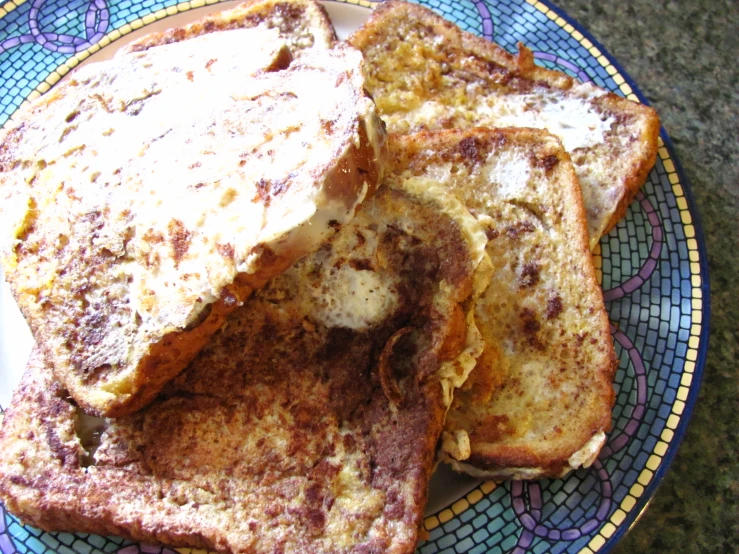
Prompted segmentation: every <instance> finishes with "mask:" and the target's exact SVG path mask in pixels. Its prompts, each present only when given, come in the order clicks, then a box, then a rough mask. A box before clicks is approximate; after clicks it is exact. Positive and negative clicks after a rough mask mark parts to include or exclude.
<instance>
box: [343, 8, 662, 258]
mask: <svg viewBox="0 0 739 554" xmlns="http://www.w3.org/2000/svg"><path fill="white" fill-rule="evenodd" d="M400 37H403V38H402V40H401V39H400ZM349 42H350V43H351V44H352V45H354V46H356V47H357V48H359V49H360V50H361V51H362V52H363V53H364V54H365V58H366V60H367V66H368V68H369V81H368V90H369V91H370V94H372V96H373V98H375V101H376V102H377V105H378V108H379V109H380V113H381V115H382V116H383V118H384V119H385V120H386V122H387V124H388V130H389V131H390V132H400V133H413V132H417V131H423V130H438V129H446V128H461V129H468V128H471V127H478V126H481V127H507V126H515V127H538V128H544V127H546V128H547V129H549V130H550V132H552V133H553V134H555V135H557V136H559V137H560V138H561V139H563V144H564V146H565V148H566V149H567V150H568V152H569V153H570V155H571V157H572V160H573V162H574V164H575V169H576V171H577V173H578V177H579V178H580V181H581V185H582V189H583V194H584V196H585V205H586V206H585V207H586V214H587V217H588V223H589V236H590V248H591V250H592V249H593V248H595V246H596V245H597V243H598V241H599V240H600V238H601V237H602V236H603V235H605V234H606V233H607V232H608V231H610V230H611V229H612V228H613V227H614V225H615V224H616V223H617V222H618V221H619V220H620V219H621V218H622V217H623V216H624V214H625V213H626V209H627V207H628V205H629V203H630V202H631V201H632V200H633V198H634V196H635V195H636V193H637V191H638V190H639V188H640V187H641V186H642V185H643V184H644V182H645V180H646V178H647V175H648V173H649V171H650V170H651V168H652V167H653V165H654V163H655V160H656V154H657V141H658V137H659V129H660V123H659V119H658V117H657V114H656V112H655V111H654V110H653V109H652V108H650V107H648V106H644V105H641V104H637V103H635V102H632V101H630V100H627V99H625V98H622V97H619V96H617V95H615V94H613V93H611V92H608V91H606V90H604V89H599V88H597V87H594V86H592V85H589V84H582V83H579V82H578V81H577V80H575V79H573V78H572V77H570V76H568V75H565V74H564V73H561V72H558V71H553V70H549V69H545V68H543V67H539V66H537V65H535V64H534V57H533V54H532V52H531V51H530V50H528V49H527V48H526V47H525V46H524V45H521V44H519V52H518V55H517V56H516V55H512V54H510V53H508V52H506V51H505V50H504V49H503V48H501V47H499V46H497V45H496V44H494V43H492V42H490V41H488V40H485V39H483V38H481V37H478V36H475V35H472V34H470V33H467V32H464V31H462V30H461V29H460V28H459V27H457V26H456V25H454V24H452V23H451V22H449V21H446V20H445V19H444V18H442V17H440V16H439V15H437V14H435V13H434V12H433V11H431V10H429V9H427V8H424V7H422V6H418V5H415V4H409V3H406V2H402V1H398V0H391V1H390V2H385V3H383V4H382V5H380V6H378V8H377V9H376V10H375V11H374V12H373V14H372V16H371V17H370V19H369V21H368V22H367V23H366V24H365V25H364V26H363V27H362V28H360V29H359V30H358V31H356V32H355V33H354V34H353V35H352V36H351V37H350V38H349ZM396 52H401V53H400V54H398V55H396ZM550 103H554V104H555V105H558V106H561V109H562V110H563V112H564V113H565V114H566V119H565V120H563V121H558V120H557V118H556V117H555V116H554V115H552V114H551V113H549V112H547V110H548V107H547V106H548V105H549V104H550ZM432 108H433V109H432ZM517 110H518V111H519V112H520V113H515V114H514V115H512V113H514V112H516V111H517ZM580 118H582V119H583V121H582V122H580V121H578V119H580ZM590 127H592V129H596V131H597V132H596V133H591V132H590V131H587V129H589V128H590ZM592 129H591V130H592ZM575 131H579V134H578V133H577V132H575Z"/></svg>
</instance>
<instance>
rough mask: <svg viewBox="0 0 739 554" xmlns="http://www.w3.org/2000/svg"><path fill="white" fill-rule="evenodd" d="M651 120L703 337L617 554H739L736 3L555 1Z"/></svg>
mask: <svg viewBox="0 0 739 554" xmlns="http://www.w3.org/2000/svg"><path fill="white" fill-rule="evenodd" d="M554 3H555V5H557V6H558V7H560V8H561V9H563V10H565V11H566V12H567V13H568V14H569V15H570V16H571V17H573V18H574V19H576V20H577V21H578V22H579V23H580V24H581V25H582V26H583V27H584V28H585V29H587V30H588V31H589V32H590V33H591V34H592V35H593V36H594V37H595V38H596V40H598V41H599V42H600V43H601V44H602V45H603V46H604V47H605V48H606V50H608V51H609V52H610V53H611V54H612V55H613V56H614V57H615V59H616V60H618V62H619V63H620V64H621V65H622V66H623V68H624V69H625V70H626V72H627V73H628V74H629V75H630V76H631V77H632V78H633V79H634V81H636V83H637V85H638V86H639V88H640V89H641V91H642V92H643V93H644V94H645V95H646V97H647V98H648V100H649V101H650V103H651V104H652V105H653V106H654V107H655V108H656V110H657V112H658V113H659V115H660V118H661V120H662V124H663V126H664V127H665V129H666V130H667V133H668V134H669V135H670V137H671V138H672V140H673V142H674V146H675V149H676V153H677V157H678V159H679V160H680V162H681V163H682V166H683V169H684V172H685V175H686V177H687V179H688V182H689V183H690V185H691V190H692V193H693V196H694V198H695V204H696V205H697V208H698V213H699V216H700V219H701V221H702V224H703V230H704V234H705V239H706V245H707V249H708V262H709V271H710V283H711V312H712V315H711V321H710V325H711V334H710V340H709V351H708V359H707V363H706V366H705V373H704V376H703V385H702V388H701V392H700V395H699V399H698V404H697V406H696V408H695V411H694V413H693V417H692V420H691V423H690V426H689V428H688V432H687V435H686V437H685V440H684V441H683V444H682V445H681V447H680V450H679V452H678V454H677V457H676V458H675V461H674V462H673V464H672V466H671V468H670V470H669V472H668V474H667V476H666V477H665V479H664V481H663V482H662V484H661V486H660V487H659V489H658V490H657V494H656V495H655V497H654V499H653V500H652V502H651V504H650V506H649V508H648V509H647V510H646V512H645V513H644V514H643V516H642V517H641V519H640V520H639V522H638V523H637V524H636V526H635V527H634V528H633V529H632V530H631V531H630V533H629V534H628V535H627V536H626V537H625V538H624V539H623V540H622V541H621V542H620V543H619V544H618V545H617V547H616V549H615V551H614V552H615V553H616V554H627V553H629V554H630V553H641V552H650V553H651V552H659V553H663V552H664V553H672V552H679V553H685V554H691V553H711V554H718V553H736V552H739V430H738V429H739V69H738V67H739V61H738V60H737V58H738V57H739V2H737V1H736V0H720V1H695V0H690V1H664V0H657V1H654V2H648V1H642V0H638V1H630V2H601V1H587V0H554Z"/></svg>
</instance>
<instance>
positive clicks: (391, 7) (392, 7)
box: [348, 0, 660, 235]
mask: <svg viewBox="0 0 739 554" xmlns="http://www.w3.org/2000/svg"><path fill="white" fill-rule="evenodd" d="M409 16H411V17H413V18H415V19H418V20H421V21H422V22H423V23H424V24H426V25H429V26H431V27H441V28H442V29H443V34H447V33H452V34H455V35H458V36H460V37H461V39H462V45H463V48H464V49H465V50H467V51H469V52H472V53H474V54H475V55H479V56H481V57H483V58H487V59H489V60H492V61H494V62H495V63H497V64H500V65H502V66H503V67H505V68H507V69H508V70H509V71H513V72H515V73H516V74H517V75H520V76H522V77H524V78H527V79H531V80H533V81H539V82H543V83H546V84H547V85H549V86H550V87H555V88H559V89H561V90H568V89H570V88H572V86H573V85H575V84H578V83H579V81H577V80H576V79H574V78H572V77H570V76H569V75H566V74H565V73H562V72H560V71H555V70H551V69H546V68H544V67H540V66H537V65H536V64H535V63H534V55H533V53H532V52H531V50H529V49H528V48H526V47H525V46H524V45H523V44H521V43H519V44H518V49H519V50H518V56H514V55H513V54H510V53H508V52H507V51H506V50H505V49H503V48H501V47H500V46H498V45H497V44H495V43H494V42H492V41H489V40H486V39H484V38H482V37H478V36H476V35H473V34H472V33H468V32H465V31H463V30H462V29H460V28H459V27H458V26H457V25H455V24H454V23H451V22H450V21H447V20H446V19H444V18H443V17H442V16H440V15H438V14H436V13H435V12H433V11H432V10H430V9H428V8H425V7H423V6H419V5H416V4H410V3H408V2H404V1H402V0H390V1H389V2H385V3H383V4H380V5H379V6H378V7H377V8H376V9H375V10H374V11H373V13H372V15H371V16H370V18H369V20H368V21H367V22H366V23H365V24H364V25H363V26H362V27H361V28H360V29H359V30H357V31H355V32H354V33H353V34H352V35H351V36H350V37H349V39H348V42H349V43H350V44H352V45H354V46H356V47H357V48H359V49H360V50H362V46H361V45H362V44H367V43H369V42H371V40H372V36H373V35H374V33H375V32H376V30H377V29H379V28H381V27H384V26H385V25H386V24H387V21H388V20H391V19H397V18H406V17H409ZM604 90H605V89H604ZM601 101H603V102H604V103H605V104H606V105H607V106H608V107H609V108H610V109H612V110H614V111H620V112H626V113H631V114H634V115H638V116H639V117H641V118H643V119H644V120H645V121H646V130H645V132H644V133H643V134H642V136H641V137H640V138H641V141H642V143H643V144H644V145H645V151H644V155H643V156H642V157H641V158H639V159H638V160H636V161H634V162H632V169H631V172H630V173H629V175H628V176H627V178H626V181H625V182H624V183H623V189H624V190H623V194H622V195H621V196H620V198H619V201H618V204H617V205H616V208H615V211H614V213H613V215H612V216H611V218H610V219H609V220H608V223H607V225H606V227H605V229H604V231H603V235H606V234H607V233H608V232H609V231H610V230H611V229H613V227H614V226H615V225H616V223H618V221H619V220H620V219H621V218H622V217H624V215H626V210H627V208H628V206H629V204H631V202H632V201H633V199H634V197H635V196H636V193H637V192H639V189H641V187H642V185H644V183H645V181H646V179H647V176H648V175H649V172H650V171H651V169H652V167H653V166H654V163H655V161H656V159H657V148H658V138H659V132H660V121H659V117H658V116H657V112H656V111H655V110H654V109H653V108H652V107H650V106H647V105H645V104H639V103H637V102H633V101H631V100H628V99H626V98H622V97H620V96H618V95H616V94H614V93H612V92H610V91H606V95H604V97H603V98H602V100H601Z"/></svg>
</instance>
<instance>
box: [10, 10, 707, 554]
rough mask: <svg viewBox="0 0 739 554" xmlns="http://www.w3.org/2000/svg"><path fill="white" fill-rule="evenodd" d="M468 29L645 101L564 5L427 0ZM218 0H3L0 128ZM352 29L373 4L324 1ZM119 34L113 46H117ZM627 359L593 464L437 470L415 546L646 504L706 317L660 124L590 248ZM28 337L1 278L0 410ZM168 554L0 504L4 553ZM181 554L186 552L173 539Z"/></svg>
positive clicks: (587, 522) (536, 548)
mask: <svg viewBox="0 0 739 554" xmlns="http://www.w3.org/2000/svg"><path fill="white" fill-rule="evenodd" d="M420 3H421V4H424V5H426V6H427V7H430V8H432V9H434V10H435V11H437V12H438V13H440V14H441V15H443V16H444V17H446V18H447V19H449V20H451V21H453V22H455V23H457V24H458V25H459V26H460V27H462V28H463V29H465V30H467V31H470V32H472V33H475V34H478V35H481V36H483V37H485V38H487V39H490V40H494V41H495V42H497V43H498V44H500V45H501V46H503V47H504V48H506V49H508V50H510V51H515V45H516V44H517V43H518V42H519V41H520V42H523V43H525V44H527V45H528V46H529V48H531V49H532V50H533V51H534V55H535V58H536V59H537V60H538V63H540V64H542V65H544V66H546V67H549V68H555V69H559V70H561V71H564V72H566V73H568V74H570V75H572V76H574V77H577V78H578V79H580V80H582V81H591V82H593V83H595V84H597V85H598V86H601V87H604V88H606V89H609V90H611V91H613V92H615V93H616V94H620V95H622V96H625V97H627V98H630V99H632V100H635V101H641V102H644V97H643V96H642V95H641V93H640V92H639V90H638V89H637V87H636V85H635V84H634V83H633V82H632V81H631V79H630V78H629V76H628V75H626V73H625V72H624V71H623V70H622V69H621V67H620V66H619V65H618V63H617V62H616V61H615V60H613V58H611V56H610V55H609V54H608V53H607V52H606V51H605V50H604V49H603V48H602V47H601V46H600V45H599V44H598V43H597V42H596V41H595V40H594V39H593V38H592V37H590V36H589V35H588V33H587V32H586V31H585V30H583V29H582V28H580V27H579V26H578V25H577V23H576V22H574V21H573V20H571V19H570V18H569V17H568V16H567V15H566V14H565V13H563V12H561V11H560V10H558V9H557V8H554V7H552V6H551V5H549V4H547V3H546V2H540V1H537V0H474V1H470V0H465V1H460V2H453V1H452V0H423V1H421V2H420ZM215 4H216V2H212V1H211V0H190V1H186V2H181V3H177V2H176V0H143V1H141V2H133V1H131V0H71V1H66V0H51V1H46V0H5V1H2V0H0V124H2V123H4V122H5V121H6V120H7V119H8V117H9V116H10V115H11V114H12V113H13V112H14V111H15V110H16V109H17V107H18V106H19V105H20V104H21V103H22V102H23V101H24V100H26V99H29V98H34V97H37V96H39V95H40V94H43V93H44V92H46V91H48V90H49V89H50V88H51V87H52V86H54V85H55V84H56V83H57V82H59V80H60V79H62V78H64V76H65V75H66V74H67V73H69V72H70V71H71V70H72V69H74V68H75V67H76V66H78V65H80V64H81V63H85V62H86V61H88V59H91V60H93V61H94V60H98V59H101V58H102V57H104V56H109V55H111V54H112V53H113V52H115V50H116V49H117V48H118V47H120V46H121V45H123V44H124V43H125V42H127V41H129V40H132V39H133V38H134V37H135V36H136V35H138V34H141V33H144V32H149V31H152V30H156V29H161V28H166V27H170V26H173V25H177V24H181V23H183V22H185V21H188V20H191V19H194V18H197V17H201V16H202V15H204V14H205V13H207V12H212V11H216V10H219V9H222V8H223V7H225V6H226V5H227V4H229V3H228V2H224V3H222V4H218V5H215ZM325 5H326V7H327V9H328V11H329V13H330V15H331V17H332V19H333V21H334V23H335V25H336V26H337V31H338V33H339V35H340V36H342V37H344V36H346V35H347V34H348V33H349V32H351V30H352V29H354V28H356V27H357V26H358V25H360V24H361V23H362V22H363V21H364V20H365V19H366V18H367V16H368V14H369V10H370V9H372V8H373V6H374V5H376V3H373V2H369V1H367V0H354V1H347V2H337V1H333V2H327V3H326V4H325ZM109 45H110V46H109ZM595 261H596V267H597V270H598V273H599V277H600V280H601V283H602V286H603V290H604V296H605V300H606V308H607V310H608V312H609V315H610V320H611V331H612V334H613V338H614V342H615V344H616V350H617V354H618V357H619V361H620V364H619V368H618V371H617V373H616V377H615V387H616V392H617V399H616V407H615V409H614V411H613V429H612V431H611V433H610V436H609V439H608V442H607V445H606V447H605V448H604V450H603V452H602V453H601V455H600V457H599V458H598V460H597V461H596V462H595V463H594V464H593V466H592V467H591V468H589V469H587V470H580V471H577V472H575V473H572V474H570V475H569V476H568V477H567V478H566V479H561V480H544V481H539V482H531V483H525V482H519V481H514V482H509V483H503V484H496V483H493V482H480V481H476V480H472V479H470V478H466V477H462V476H458V475H456V474H454V473H452V472H451V471H449V470H448V469H446V468H445V467H441V468H439V470H437V472H436V474H435V475H434V478H433V480H432V485H431V493H430V498H429V503H428V507H427V517H426V519H425V522H424V527H425V529H426V531H427V535H428V538H427V539H426V540H425V541H424V542H422V543H421V544H419V547H418V552H420V553H421V554H433V553H437V552H449V553H451V552H457V553H462V552H471V553H472V552H474V553H481V552H496V553H515V554H524V553H543V552H558V553H559V552H567V553H571V552H585V553H594V552H608V551H610V550H611V549H612V548H613V546H614V545H615V544H616V542H617V541H618V539H619V538H620V537H622V536H623V535H624V533H625V532H626V531H627V530H628V529H629V527H630V526H631V525H633V524H634V523H635V522H636V520H637V519H638V517H639V515H640V514H641V512H642V511H643V510H644V509H645V508H646V506H647V504H648V502H649V499H650V497H651V496H652V495H653V494H654V491H655V489H656V487H657V485H658V483H659V481H660V480H661V479H662V477H663V476H664V474H665V472H666V471H667V468H668V466H669V464H670V462H671V461H672V459H673V457H674V455H675V452H676V450H677V447H678V445H679V443H680V441H681V439H682V437H683V435H684V433H685V429H686V426H687V423H688V420H689V418H690V414H691V412H692V409H693V406H694V404H695V401H696V397H697V395H698V389H699V386H700V381H701V376H702V372H703V366H704V362H705V356H706V349H707V336H708V320H709V309H710V300H709V288H708V276H707V262H706V251H705V246H704V241H703V237H702V232H701V229H700V225H699V222H698V221H697V218H696V211H695V207H694V204H693V201H692V197H691V195H690V189H689V186H688V184H687V182H686V181H685V177H684V176H683V174H682V172H681V170H680V166H679V163H678V162H677V160H676V158H675V155H674V153H673V149H672V147H671V144H670V141H669V138H668V136H667V134H666V133H665V132H664V130H662V132H661V137H660V144H659V152H658V158H657V163H656V166H655V168H654V170H653V171H652V172H651V174H650V175H649V178H648V180H647V183H646V184H645V186H644V188H643V189H642V191H641V192H640V193H639V194H638V195H637V197H636V200H635V201H634V203H633V204H632V205H631V207H630V209H629V211H628V214H627V216H626V217H625V218H624V219H623V220H622V221H621V222H620V223H619V224H618V225H617V227H616V229H615V230H614V231H612V232H611V233H610V234H609V235H608V236H606V237H604V238H603V239H602V240H601V242H600V245H599V247H598V248H597V250H596V252H595ZM30 347H31V337H30V333H29V332H28V329H27V327H26V326H25V323H24V322H23V319H22V318H21V316H20V314H19V313H18V310H17V308H16V307H15V304H14V302H13V300H12V298H11V297H10V295H9V292H8V289H7V286H6V285H5V284H3V288H2V289H0V406H7V404H8V402H9V400H10V394H11V391H12V388H13V387H14V386H15V384H16V383H17V382H18V380H19V378H20V374H21V372H22V370H23V367H24V365H25V360H26V357H27V355H28V353H29V351H30ZM93 551H97V552H106V553H110V552H120V553H121V554H137V553H140V552H146V553H160V552H161V553H163V554H165V553H167V554H171V553H172V551H171V550H170V549H168V548H163V547H152V546H147V545H140V544H133V543H130V542H128V541H124V540H122V539H118V538H115V537H105V538H103V537H98V536H92V535H85V534H68V533H56V534H51V533H43V532H41V531H39V530H37V529H33V528H31V527H25V526H23V525H21V524H20V523H19V521H18V520H16V519H15V518H14V517H13V516H11V515H9V514H8V513H7V512H5V510H4V509H3V508H2V506H1V505H0V553H2V554H11V553H15V552H20V553H27V552H33V553H36V554H43V553H45V552H64V553H67V552H84V553H88V552H93ZM178 551H180V552H188V551H189V549H178Z"/></svg>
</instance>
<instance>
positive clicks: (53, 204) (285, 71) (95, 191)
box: [0, 27, 384, 416]
mask: <svg viewBox="0 0 739 554" xmlns="http://www.w3.org/2000/svg"><path fill="white" fill-rule="evenodd" d="M245 51H248V52H249V56H244V55H243V52H245ZM288 63H289V66H287V67H286V65H287V64H288ZM132 76H135V77H132ZM363 85H364V78H363V75H362V58H361V55H360V53H359V52H357V51H356V50H355V49H353V48H351V47H348V46H346V45H338V46H336V47H335V48H333V49H311V50H310V51H305V52H304V53H303V54H302V55H301V56H299V57H298V58H296V59H295V60H294V61H292V62H290V54H289V52H288V50H287V48H286V46H285V43H284V41H283V40H282V39H280V38H279V32H278V31H277V30H275V29H262V28H261V27H257V28H251V29H235V30H226V31H221V32H217V33H206V34H204V35H201V36H196V37H194V38H190V39H188V40H183V41H180V42H174V43H171V44H163V45H160V46H156V47H154V48H150V49H148V50H145V51H142V52H133V53H129V54H126V55H123V56H119V57H117V58H115V59H113V60H109V61H105V62H100V63H97V64H91V65H89V66H86V67H84V68H80V70H79V71H77V72H76V73H75V74H74V75H73V76H72V78H71V79H70V80H68V81H66V82H64V83H62V84H60V85H59V86H58V87H56V88H54V89H53V90H52V91H50V92H49V93H48V94H47V95H45V96H43V97H42V98H40V99H39V101H37V102H35V103H33V104H31V105H29V106H27V107H26V108H22V109H21V111H20V112H19V113H18V114H17V115H16V116H15V117H14V119H13V122H12V124H10V125H9V126H8V127H7V128H6V129H5V130H4V131H3V133H2V137H0V140H1V143H0V197H1V198H2V202H1V205H0V210H1V211H2V221H3V222H4V225H5V227H4V228H3V229H2V236H0V250H1V252H2V262H3V270H4V272H5V276H6V279H7V280H8V282H9V283H10V285H11V289H12V291H13V293H14V295H15V298H16V300H17V302H18V304H19V306H20V308H21V311H22V312H23V314H24V316H25V318H26V320H27V321H28V323H29V326H30V327H31V330H32V332H33V334H34V337H35V339H36V341H37V343H38V344H39V346H40V348H41V350H42V351H43V353H44V355H45V356H46V358H47V360H48V361H49V363H50V364H51V365H52V366H53V368H54V371H55V375H56V377H57V379H59V380H60V381H61V382H62V383H63V384H64V386H65V387H66V389H67V390H68V391H69V393H70V394H71V395H72V396H73V397H74V398H75V400H76V401H77V402H78V403H79V404H80V406H82V407H83V408H84V409H85V410H87V411H88V412H90V413H95V414H98V415H108V416H120V415H123V414H126V413H131V412H132V411H134V410H136V409H138V408H140V407H141V406H143V405H145V404H146V403H147V402H148V401H149V400H150V399H151V398H152V397H153V396H154V395H155V394H156V393H157V391H158V390H159V389H160V388H161V386H162V385H163V384H164V383H165V382H167V381H168V380H169V379H171V378H172V377H173V376H174V375H176V374H177V373H178V372H179V371H180V370H182V369H183V368H184V366H185V365H187V363H188V362H189V361H190V360H191V359H192V358H193V357H194V356H195V354H196V353H197V352H198V351H199V350H200V348H202V346H204V344H205V343H206V342H207V340H208V338H209V337H210V336H211V335H212V334H213V333H214V332H215V331H216V330H217V329H218V328H219V327H220V326H221V324H222V323H223V321H224V319H225V317H226V315H227V314H228V313H229V312H230V311H232V310H233V309H234V308H235V307H236V306H237V305H239V304H240V303H241V302H243V300H244V298H245V297H246V296H248V294H249V293H250V292H251V291H252V290H253V289H254V288H256V287H259V286H261V285H262V284H264V282H266V281H267V280H268V279H269V278H270V277H272V276H274V275H276V274H278V273H280V272H282V271H284V270H285V269H287V268H288V267H290V265H292V263H293V262H294V261H295V260H296V259H298V258H300V257H301V256H303V255H305V254H307V253H309V252H311V251H312V250H315V249H316V248H317V247H318V246H319V245H320V244H321V243H322V242H323V241H324V240H325V239H326V238H328V236H330V234H332V233H333V232H334V229H335V228H336V227H337V226H339V225H341V224H342V223H344V222H346V221H348V220H350V219H351V217H352V216H353V215H354V212H355V210H356V209H357V207H358V206H359V204H360V203H361V202H362V201H363V200H364V198H365V197H366V196H368V195H370V194H371V193H372V191H373V190H374V188H375V187H376V185H377V183H378V181H379V179H380V175H381V170H382V157H383V154H382V149H383V145H384V130H383V127H382V124H381V122H380V121H379V119H378V118H377V115H376V113H375V109H374V105H373V103H372V101H371V100H370V99H369V98H368V97H367V96H366V94H365V91H364V86H363Z"/></svg>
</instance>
